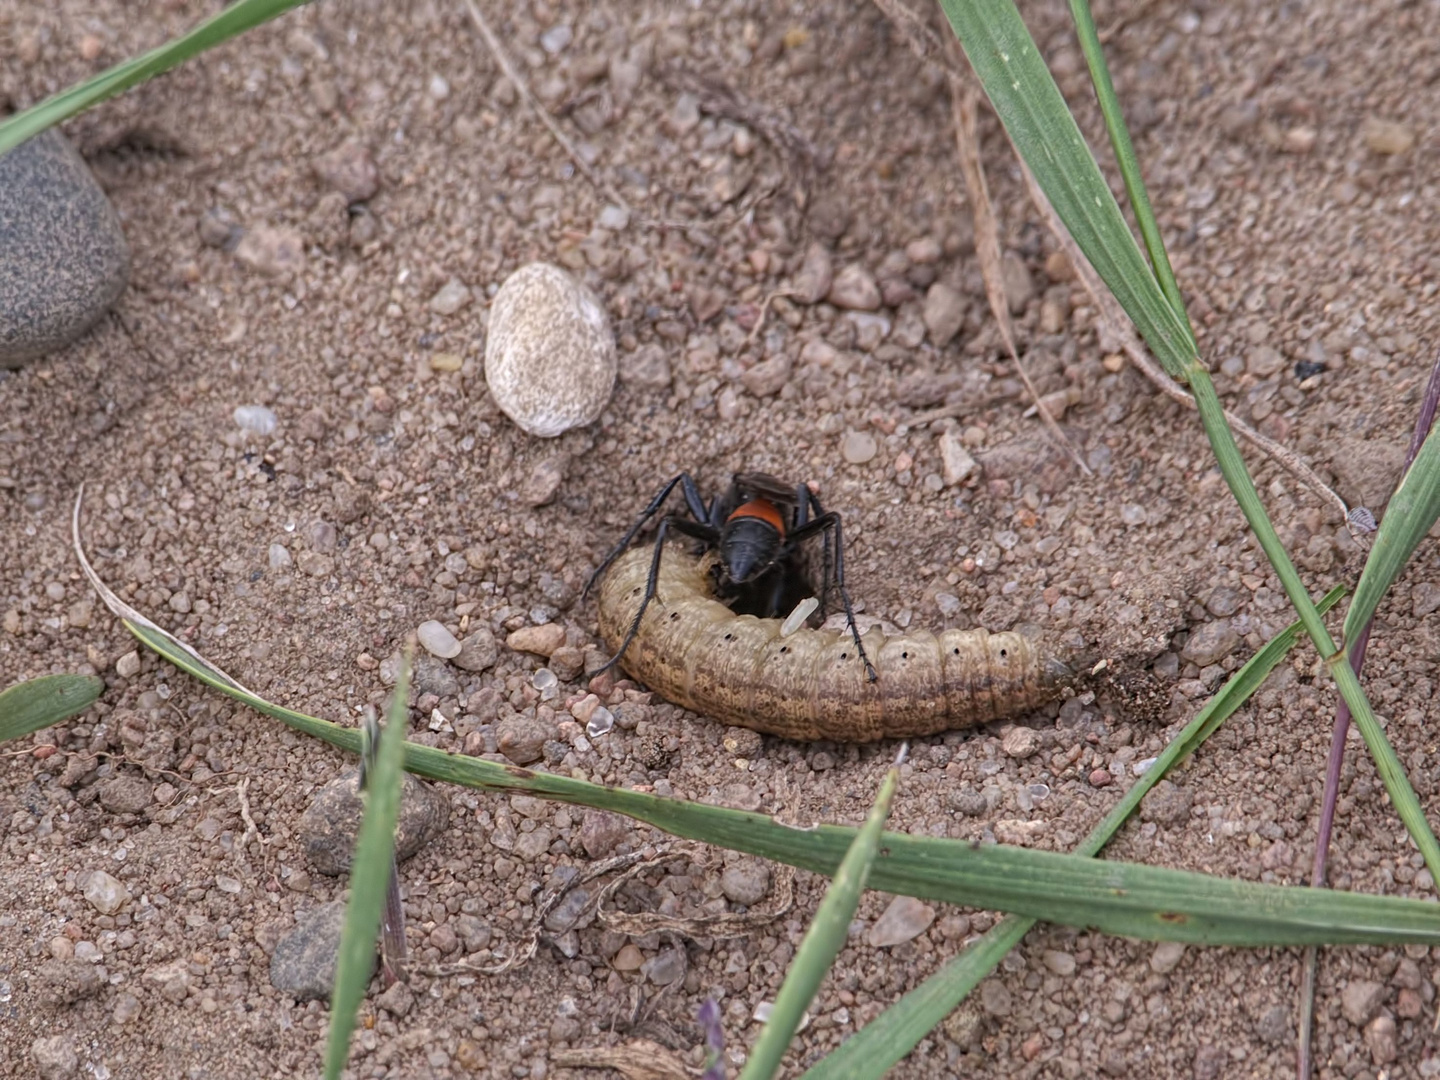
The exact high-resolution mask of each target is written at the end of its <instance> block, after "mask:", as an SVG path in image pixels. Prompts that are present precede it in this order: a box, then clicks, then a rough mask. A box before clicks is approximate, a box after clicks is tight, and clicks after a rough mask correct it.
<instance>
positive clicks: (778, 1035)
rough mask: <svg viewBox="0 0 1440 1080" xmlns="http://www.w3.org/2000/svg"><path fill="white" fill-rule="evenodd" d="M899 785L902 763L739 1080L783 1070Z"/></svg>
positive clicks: (841, 940) (839, 875)
mask: <svg viewBox="0 0 1440 1080" xmlns="http://www.w3.org/2000/svg"><path fill="white" fill-rule="evenodd" d="M902 756H903V751H902ZM899 783H900V766H899V762H897V763H896V764H895V765H892V766H891V767H890V770H889V771H888V772H887V773H886V774H885V779H884V780H883V781H881V784H880V794H879V796H878V797H877V798H876V799H875V805H874V806H873V807H871V808H870V814H869V816H868V817H867V818H866V819H865V824H864V825H863V826H862V827H861V829H860V831H859V832H858V833H856V834H855V840H854V842H853V843H852V844H851V845H850V850H849V851H847V852H846V853H845V857H844V858H843V859H842V860H841V861H840V866H839V869H837V870H836V871H835V879H834V880H833V881H832V882H831V883H830V887H829V888H828V889H827V890H825V899H824V900H822V901H821V902H820V907H819V909H818V910H817V911H816V912H815V917H814V919H812V920H811V922H810V926H809V927H808V928H807V929H806V931H805V937H804V939H803V940H802V941H801V942H800V948H799V949H798V950H796V953H795V959H794V960H793V961H792V962H791V964H790V970H789V971H788V972H787V973H786V975H785V982H784V984H782V985H781V987H780V992H779V993H778V994H777V995H775V1005H774V1007H773V1008H772V1009H771V1012H770V1019H769V1020H767V1021H766V1022H765V1029H764V1030H763V1031H762V1032H760V1038H759V1039H757V1040H756V1042H755V1046H754V1048H753V1049H752V1050H751V1051H750V1058H749V1060H748V1061H746V1062H745V1069H744V1071H743V1072H741V1074H740V1080H769V1078H770V1077H772V1076H774V1075H775V1074H776V1073H777V1072H779V1071H780V1061H781V1059H782V1058H783V1057H784V1056H785V1051H786V1049H788V1048H789V1046H790V1040H791V1039H793V1038H794V1037H795V1032H796V1031H798V1030H799V1029H800V1021H801V1020H802V1019H803V1018H804V1015H805V1010H806V1009H808V1008H809V1007H810V1003H811V1002H812V1001H814V1000H815V994H816V991H818V990H819V989H820V983H821V981H822V980H824V978H825V974H826V972H828V971H829V970H830V966H831V965H832V964H833V963H835V957H837V956H839V955H840V950H841V949H843V948H844V947H845V940H846V938H847V937H848V935H849V929H850V920H851V919H853V918H854V917H855V909H856V907H858V906H859V904H860V894H861V893H862V892H863V891H864V889H865V882H866V879H868V878H869V876H870V868H871V867H872V866H874V864H875V856H876V853H877V852H878V851H879V850H880V838H881V837H882V836H883V835H884V834H885V822H886V821H887V820H889V818H890V804H891V803H892V802H893V801H894V799H895V788H896V786H897V785H898V784H899Z"/></svg>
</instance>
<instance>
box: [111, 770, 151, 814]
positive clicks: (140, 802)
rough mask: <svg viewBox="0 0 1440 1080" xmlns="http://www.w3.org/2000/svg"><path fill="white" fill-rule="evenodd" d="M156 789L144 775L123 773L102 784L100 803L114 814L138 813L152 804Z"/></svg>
mask: <svg viewBox="0 0 1440 1080" xmlns="http://www.w3.org/2000/svg"><path fill="white" fill-rule="evenodd" d="M154 791H155V789H154V788H153V787H151V786H150V782H149V781H148V780H146V779H145V778H144V777H141V776H136V775H134V774H133V773H121V774H120V775H119V776H116V777H113V778H111V779H109V780H106V781H105V782H104V783H103V784H101V785H100V792H99V794H100V805H101V806H103V807H105V809H106V810H109V811H110V812H111V813H112V814H138V813H140V811H141V810H144V809H145V807H147V806H149V805H150V797H151V796H152V795H153V794H154Z"/></svg>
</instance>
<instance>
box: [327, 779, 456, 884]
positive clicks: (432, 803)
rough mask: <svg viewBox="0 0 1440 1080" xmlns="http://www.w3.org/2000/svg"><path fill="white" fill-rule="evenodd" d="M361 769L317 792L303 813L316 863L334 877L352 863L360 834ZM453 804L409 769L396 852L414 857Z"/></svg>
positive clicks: (402, 794)
mask: <svg viewBox="0 0 1440 1080" xmlns="http://www.w3.org/2000/svg"><path fill="white" fill-rule="evenodd" d="M358 780H359V770H357V769H351V770H350V771H349V772H347V773H346V774H345V775H344V776H342V777H340V778H339V779H338V780H332V781H330V783H328V784H326V785H325V786H324V787H322V788H321V789H320V790H319V791H318V792H316V794H315V798H314V800H313V801H312V802H311V803H310V806H309V807H308V808H307V809H306V811H305V813H303V814H301V815H300V837H301V840H302V842H303V843H304V845H305V854H306V855H307V856H308V857H309V859H310V863H311V865H313V866H314V867H315V869H316V870H318V871H320V873H322V874H329V875H331V876H332V877H333V876H338V875H340V874H343V873H345V872H346V871H348V870H349V869H350V862H351V860H352V859H353V858H354V857H355V836H356V833H358V832H359V830H360V818H361V815H363V814H364V812H365V806H364V803H363V801H362V800H361V798H360V794H359V790H358ZM449 820H450V804H449V803H448V802H447V801H446V800H445V797H444V796H443V795H441V794H440V793H439V792H438V791H436V790H435V789H433V788H431V787H428V786H426V785H425V784H422V783H421V782H420V781H419V780H417V779H415V777H413V776H410V775H409V774H408V773H407V774H406V776H405V780H404V783H403V786H402V787H401V789H400V820H399V821H398V822H397V823H396V826H395V858H396V859H398V860H401V861H403V860H405V859H408V858H409V857H410V856H411V855H414V854H415V853H416V852H417V851H419V850H420V849H421V848H422V847H424V846H425V845H426V844H427V843H429V842H430V841H431V840H433V839H434V838H435V837H436V836H438V835H439V834H440V833H441V832H442V831H443V830H444V828H445V826H446V825H447V824H448V823H449Z"/></svg>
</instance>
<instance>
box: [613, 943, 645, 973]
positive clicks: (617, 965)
mask: <svg viewBox="0 0 1440 1080" xmlns="http://www.w3.org/2000/svg"><path fill="white" fill-rule="evenodd" d="M644 963H645V954H644V953H642V952H641V951H640V950H639V949H637V948H636V947H635V946H634V945H631V944H626V945H622V946H621V947H620V951H619V952H617V953H616V954H615V956H614V957H613V958H612V959H611V961H610V966H611V967H613V968H614V969H615V970H616V971H639V970H640V967H641V965H643V964H644Z"/></svg>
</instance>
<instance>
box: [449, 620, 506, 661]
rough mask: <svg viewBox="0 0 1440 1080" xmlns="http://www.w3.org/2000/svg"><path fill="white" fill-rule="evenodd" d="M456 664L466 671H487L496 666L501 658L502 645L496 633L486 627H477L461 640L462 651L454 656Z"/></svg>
mask: <svg viewBox="0 0 1440 1080" xmlns="http://www.w3.org/2000/svg"><path fill="white" fill-rule="evenodd" d="M453 659H454V661H455V666H456V667H458V668H463V669H464V670H466V671H485V670H487V669H489V668H492V667H494V666H495V661H497V660H498V659H500V646H499V645H498V644H497V643H496V641H495V635H494V634H492V633H491V632H490V630H489V629H488V628H486V627H483V626H481V627H476V629H475V630H474V631H472V632H471V633H469V634H467V635H466V636H465V638H464V639H463V640H462V641H461V642H460V651H459V652H458V653H456V654H455V656H454V658H453Z"/></svg>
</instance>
